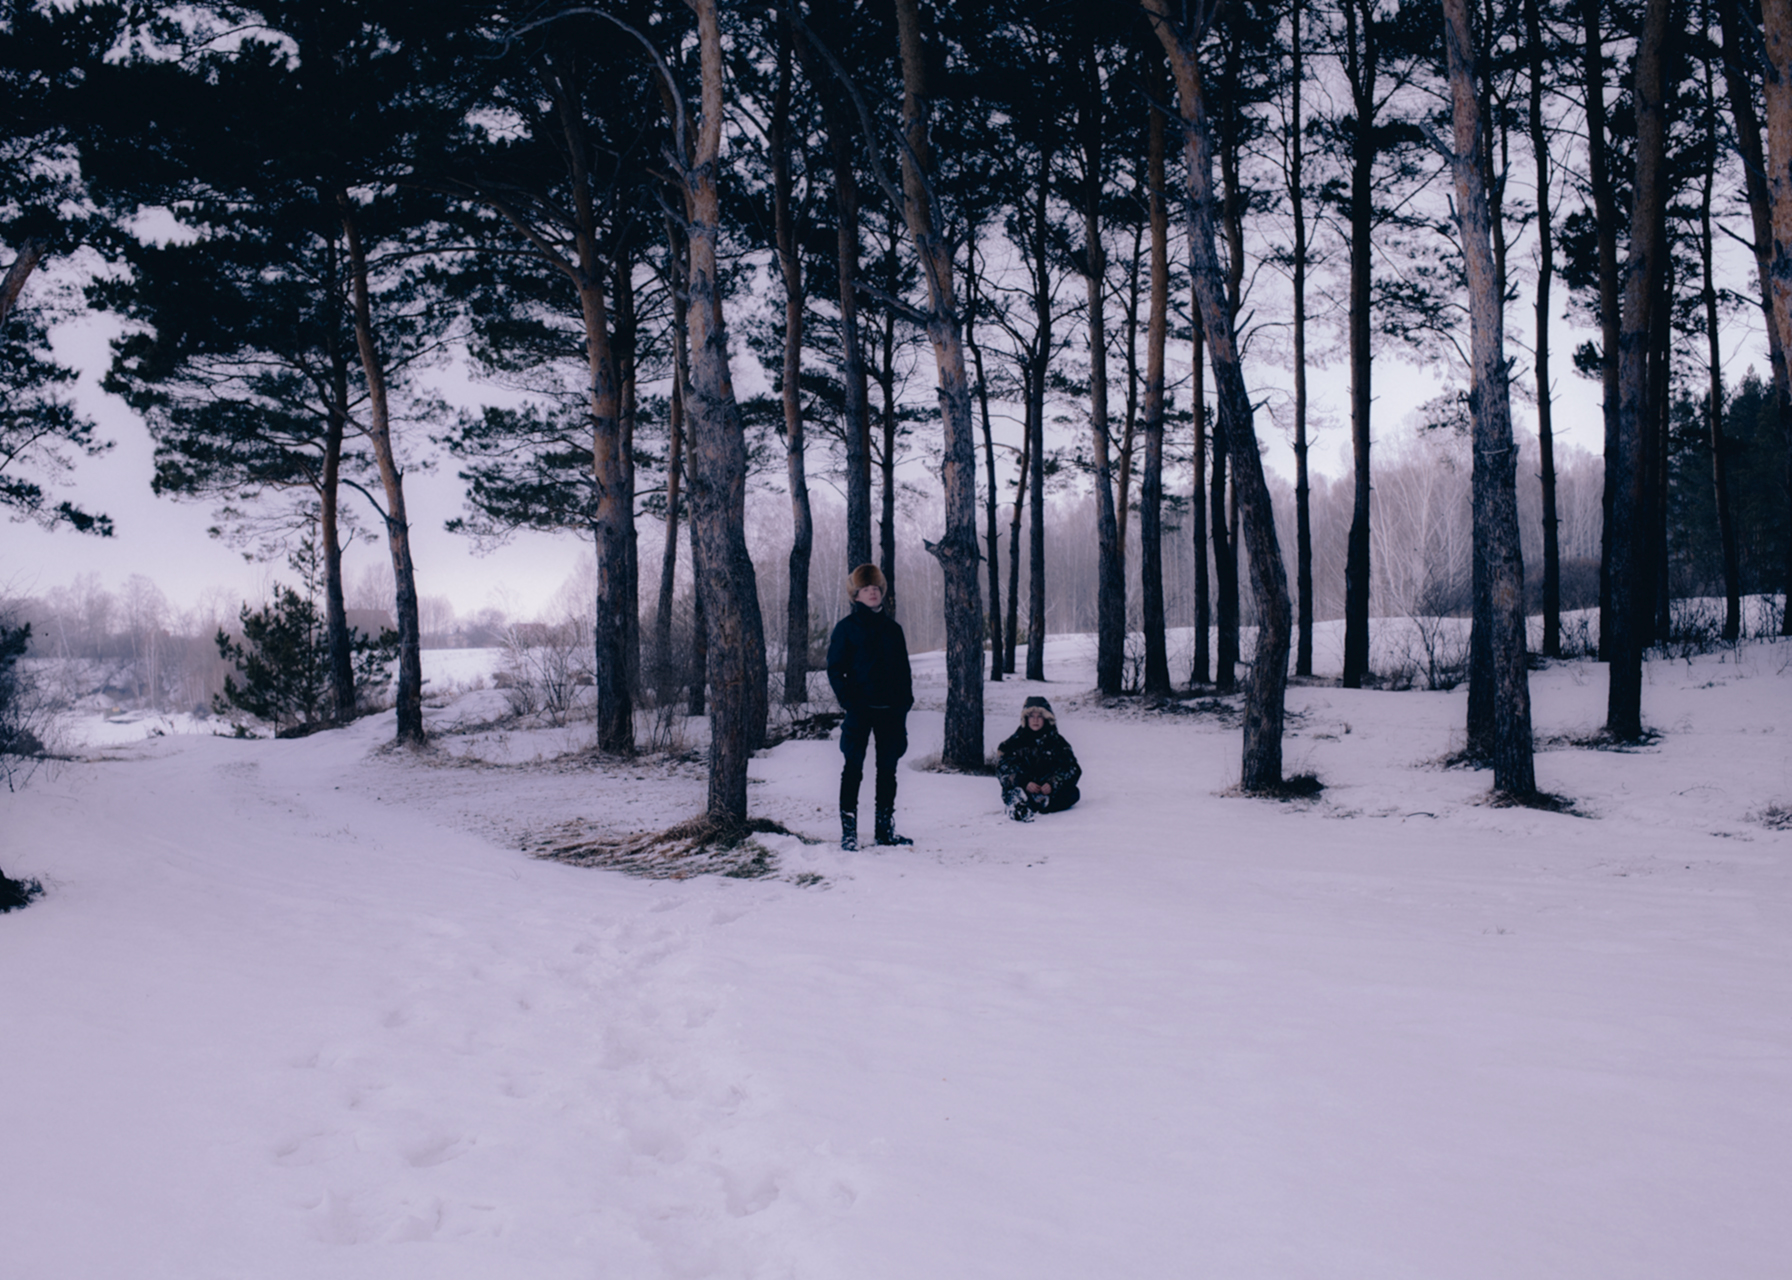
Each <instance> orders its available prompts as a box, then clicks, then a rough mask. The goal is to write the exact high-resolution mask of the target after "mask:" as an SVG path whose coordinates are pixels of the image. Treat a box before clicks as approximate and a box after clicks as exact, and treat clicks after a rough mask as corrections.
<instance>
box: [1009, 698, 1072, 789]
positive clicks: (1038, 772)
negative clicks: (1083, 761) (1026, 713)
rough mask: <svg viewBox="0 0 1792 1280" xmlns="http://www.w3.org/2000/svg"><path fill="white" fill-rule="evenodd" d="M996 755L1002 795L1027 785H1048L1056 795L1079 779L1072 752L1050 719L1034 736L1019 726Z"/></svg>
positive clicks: (1048, 718) (1031, 732)
mask: <svg viewBox="0 0 1792 1280" xmlns="http://www.w3.org/2000/svg"><path fill="white" fill-rule="evenodd" d="M996 752H997V755H998V756H999V759H998V761H997V763H996V776H997V777H998V778H1000V779H1001V781H1002V790H1003V791H1004V792H1007V791H1013V790H1016V789H1024V788H1025V787H1026V785H1027V784H1028V783H1029V782H1038V783H1050V784H1051V788H1052V790H1053V791H1054V792H1059V791H1062V790H1064V788H1065V787H1068V786H1073V785H1075V783H1076V781H1077V779H1079V778H1081V777H1082V776H1083V768H1082V766H1081V765H1079V764H1078V763H1077V762H1076V752H1074V751H1072V750H1071V749H1070V744H1069V743H1068V742H1066V741H1065V740H1064V735H1063V734H1061V733H1059V732H1058V726H1057V724H1056V723H1055V722H1054V721H1053V720H1052V719H1051V717H1050V716H1047V718H1046V721H1045V727H1044V728H1043V729H1040V730H1039V731H1038V732H1034V731H1033V730H1032V729H1029V728H1027V726H1026V725H1024V724H1023V725H1021V727H1020V728H1019V729H1016V730H1015V731H1014V732H1013V733H1012V734H1010V735H1009V736H1008V738H1007V739H1005V740H1004V741H1003V743H1002V745H1001V746H999V747H997V748H996Z"/></svg>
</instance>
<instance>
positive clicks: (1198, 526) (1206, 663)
mask: <svg viewBox="0 0 1792 1280" xmlns="http://www.w3.org/2000/svg"><path fill="white" fill-rule="evenodd" d="M1191 301H1193V302H1194V303H1195V305H1194V306H1193V307H1191V308H1190V311H1189V315H1190V319H1191V322H1190V326H1189V327H1190V328H1191V329H1192V330H1193V331H1194V332H1193V338H1194V341H1193V343H1192V344H1191V363H1190V365H1189V401H1190V408H1191V409H1192V410H1193V412H1194V416H1195V459H1194V467H1193V470H1194V481H1193V487H1192V488H1191V489H1190V490H1189V499H1188V509H1189V515H1190V516H1192V517H1193V519H1192V520H1191V521H1190V523H1191V524H1192V525H1193V526H1194V549H1195V657H1194V661H1193V662H1192V663H1191V664H1190V665H1191V670H1190V671H1189V676H1188V682H1189V683H1190V684H1206V683H1207V681H1208V678H1209V675H1210V673H1211V671H1212V667H1213V649H1212V642H1211V641H1210V639H1209V632H1211V631H1212V630H1213V605H1212V588H1211V584H1210V583H1209V582H1208V578H1207V440H1208V432H1207V353H1206V345H1207V344H1206V343H1204V342H1203V341H1202V340H1201V307H1200V302H1199V300H1198V299H1191ZM1216 443H1217V442H1216Z"/></svg>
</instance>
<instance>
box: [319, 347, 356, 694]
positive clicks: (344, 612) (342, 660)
mask: <svg viewBox="0 0 1792 1280" xmlns="http://www.w3.org/2000/svg"><path fill="white" fill-rule="evenodd" d="M332 354H333V355H334V356H336V359H335V360H334V362H333V363H334V364H335V365H336V368H333V369H332V370H331V374H332V377H331V382H332V384H333V385H332V387H331V391H332V402H331V404H330V417H329V421H328V422H327V423H326V424H325V427H324V467H323V475H322V483H320V484H319V485H318V491H317V500H318V511H317V530H318V541H319V543H320V544H321V548H322V551H323V561H324V634H325V636H326V637H328V641H329V650H330V703H331V708H332V714H333V717H334V719H335V720H336V722H337V723H338V724H347V723H348V722H349V721H351V720H353V719H354V718H355V711H356V706H355V702H356V699H355V663H354V655H353V652H352V650H353V645H354V641H353V638H352V637H351V636H350V635H349V630H348V609H347V606H346V601H345V600H344V599H343V591H342V530H341V525H340V517H339V515H338V511H337V506H338V501H339V499H340V497H341V476H342V437H343V434H344V432H345V430H346V428H347V426H348V367H347V363H346V361H345V360H343V359H342V358H341V353H340V352H333V353H332Z"/></svg>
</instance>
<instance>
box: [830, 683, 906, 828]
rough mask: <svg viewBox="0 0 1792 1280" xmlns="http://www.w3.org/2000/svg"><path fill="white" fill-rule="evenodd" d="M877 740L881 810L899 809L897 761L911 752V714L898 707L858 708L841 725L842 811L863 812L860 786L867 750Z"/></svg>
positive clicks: (879, 804)
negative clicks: (844, 759)
mask: <svg viewBox="0 0 1792 1280" xmlns="http://www.w3.org/2000/svg"><path fill="white" fill-rule="evenodd" d="M873 737H875V738H876V739H877V756H876V760H877V800H876V804H877V807H878V809H879V810H880V811H881V810H888V809H894V808H895V807H896V762H897V761H898V760H900V759H902V753H903V752H905V751H907V750H908V711H907V709H906V708H898V707H857V708H853V709H851V710H849V711H848V712H847V713H846V719H845V720H844V721H843V722H842V723H841V725H840V754H841V755H843V756H845V757H846V765H845V767H844V768H842V769H841V770H840V812H842V813H857V812H858V811H859V784H860V783H861V782H863V781H864V780H865V750H866V748H867V747H868V746H869V745H870V743H871V739H872V738H873Z"/></svg>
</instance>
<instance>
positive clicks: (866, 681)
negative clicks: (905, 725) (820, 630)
mask: <svg viewBox="0 0 1792 1280" xmlns="http://www.w3.org/2000/svg"><path fill="white" fill-rule="evenodd" d="M828 683H829V684H830V685H832V686H833V687H834V696H835V697H836V698H838V699H839V700H840V705H841V706H842V707H844V708H845V709H846V710H848V711H855V710H869V709H870V708H873V707H888V708H890V709H891V710H893V711H907V710H908V709H909V708H910V707H912V706H914V705H915V684H914V677H913V676H912V675H911V674H910V673H909V669H908V641H907V640H906V639H905V638H904V636H903V634H902V626H901V624H900V623H898V622H897V621H896V620H895V619H894V618H890V617H886V616H885V615H883V614H882V613H879V612H878V611H876V610H875V609H868V608H866V607H865V606H864V605H863V604H860V603H858V602H857V601H854V602H853V606H852V612H851V613H849V614H847V615H846V616H845V617H844V618H842V619H840V621H839V622H838V623H836V624H835V625H834V635H833V638H832V639H831V640H829V641H828Z"/></svg>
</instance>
